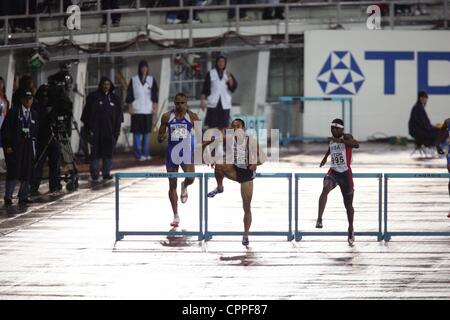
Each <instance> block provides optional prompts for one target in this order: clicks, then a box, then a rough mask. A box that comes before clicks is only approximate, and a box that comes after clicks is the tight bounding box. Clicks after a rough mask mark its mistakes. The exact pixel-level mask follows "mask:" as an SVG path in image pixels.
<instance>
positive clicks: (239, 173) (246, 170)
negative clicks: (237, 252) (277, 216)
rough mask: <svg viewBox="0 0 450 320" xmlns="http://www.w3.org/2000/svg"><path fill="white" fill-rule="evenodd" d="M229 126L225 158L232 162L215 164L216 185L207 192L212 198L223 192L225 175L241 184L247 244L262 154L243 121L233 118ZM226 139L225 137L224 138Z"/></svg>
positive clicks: (243, 239) (244, 238)
mask: <svg viewBox="0 0 450 320" xmlns="http://www.w3.org/2000/svg"><path fill="white" fill-rule="evenodd" d="M231 128H232V129H233V130H234V135H235V136H233V137H232V139H233V140H232V141H231V142H232V143H231V151H232V154H231V155H226V156H227V159H232V161H231V162H232V163H228V162H229V161H226V162H227V163H224V164H215V168H214V175H215V177H216V181H217V187H216V188H215V189H214V190H213V191H211V192H209V193H208V197H209V198H212V197H214V196H216V195H217V194H218V193H222V192H223V179H224V178H225V177H227V178H228V179H230V180H233V181H236V182H238V183H240V184H241V196H242V204H243V208H244V234H243V237H242V244H243V245H244V246H248V244H249V239H248V234H249V231H250V225H251V223H252V212H251V201H252V196H253V179H254V178H255V176H256V167H257V166H258V165H261V164H262V163H263V162H264V158H265V156H264V154H263V153H262V152H259V146H258V144H257V143H256V141H255V140H254V139H253V138H252V137H251V136H249V135H247V134H246V133H245V131H244V130H245V122H244V121H243V120H242V119H235V120H233V122H231ZM225 140H226V139H225Z"/></svg>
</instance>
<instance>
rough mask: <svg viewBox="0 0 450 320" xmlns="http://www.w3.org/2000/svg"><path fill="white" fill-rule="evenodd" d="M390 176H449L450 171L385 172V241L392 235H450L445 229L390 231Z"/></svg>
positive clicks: (406, 177)
mask: <svg viewBox="0 0 450 320" xmlns="http://www.w3.org/2000/svg"><path fill="white" fill-rule="evenodd" d="M390 178H398V179H414V178H416V179H417V178H433V179H435V178H447V179H450V173H385V174H384V241H389V240H391V237H392V236H450V232H445V231H391V232H390V231H388V190H389V188H388V181H389V179H390Z"/></svg>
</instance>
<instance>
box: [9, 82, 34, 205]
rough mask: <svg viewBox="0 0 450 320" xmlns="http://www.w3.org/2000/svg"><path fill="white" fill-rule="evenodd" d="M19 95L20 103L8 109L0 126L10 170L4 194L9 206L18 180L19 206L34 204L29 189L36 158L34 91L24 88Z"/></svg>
mask: <svg viewBox="0 0 450 320" xmlns="http://www.w3.org/2000/svg"><path fill="white" fill-rule="evenodd" d="M18 96H19V98H20V104H18V105H14V106H13V107H12V109H11V110H9V112H8V113H7V115H6V118H5V120H4V122H3V125H2V128H1V135H2V142H3V150H4V152H5V160H6V169H7V173H6V183H5V197H4V200H5V206H6V207H9V206H11V205H12V197H13V193H14V189H15V187H16V183H17V180H19V181H20V189H19V205H27V204H29V203H32V201H31V200H30V199H29V198H28V191H29V190H28V189H29V181H30V178H31V173H32V170H33V160H34V157H35V140H36V137H37V132H38V122H37V115H36V112H35V111H34V110H33V109H31V106H32V104H33V93H32V92H31V91H29V90H24V89H21V91H20V92H19V93H18Z"/></svg>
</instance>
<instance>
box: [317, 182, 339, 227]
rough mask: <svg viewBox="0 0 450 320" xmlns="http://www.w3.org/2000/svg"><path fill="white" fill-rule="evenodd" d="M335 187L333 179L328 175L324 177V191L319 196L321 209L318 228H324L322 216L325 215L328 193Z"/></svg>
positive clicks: (318, 215)
mask: <svg viewBox="0 0 450 320" xmlns="http://www.w3.org/2000/svg"><path fill="white" fill-rule="evenodd" d="M335 187H336V185H335V184H334V182H333V181H332V180H331V179H329V178H326V177H325V178H324V179H323V189H322V193H321V194H320V197H319V211H318V214H317V222H316V228H322V226H323V225H322V216H323V212H324V211H325V206H326V205H327V199H328V194H329V193H330V191H331V190H333V189H334V188H335Z"/></svg>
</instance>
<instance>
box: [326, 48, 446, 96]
mask: <svg viewBox="0 0 450 320" xmlns="http://www.w3.org/2000/svg"><path fill="white" fill-rule="evenodd" d="M344 53H345V54H344ZM334 55H336V56H337V57H339V56H342V57H343V56H348V57H349V58H348V59H347V61H349V64H348V65H346V71H347V74H346V75H344V73H345V72H342V70H343V69H344V65H345V63H344V62H343V63H342V64H341V63H339V61H337V59H336V58H334V59H333V56H334ZM364 58H365V60H371V61H377V60H378V61H380V62H382V64H380V65H382V68H383V71H384V79H383V80H384V94H385V95H394V94H395V79H396V72H395V71H396V63H397V61H417V64H416V67H417V89H418V91H420V90H424V91H426V92H427V93H428V94H436V95H450V74H449V76H448V81H447V83H442V84H439V85H430V84H429V65H430V61H446V62H448V63H450V52H433V51H418V52H414V51H365V52H364ZM341 60H342V59H341ZM444 72H445V71H444ZM367 76H369V75H367ZM317 81H318V83H319V85H320V87H321V88H322V91H323V92H324V93H325V94H336V95H339V94H345V95H349V94H353V95H354V94H356V93H357V92H358V91H359V89H360V87H361V86H362V83H363V82H364V75H363V73H362V71H361V70H360V68H359V66H358V64H357V63H356V60H355V59H354V57H353V55H352V54H351V53H350V52H348V51H333V52H332V53H331V54H330V55H329V56H328V58H327V60H326V62H325V64H324V66H323V67H322V69H321V71H320V72H319V75H318V76H317Z"/></svg>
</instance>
